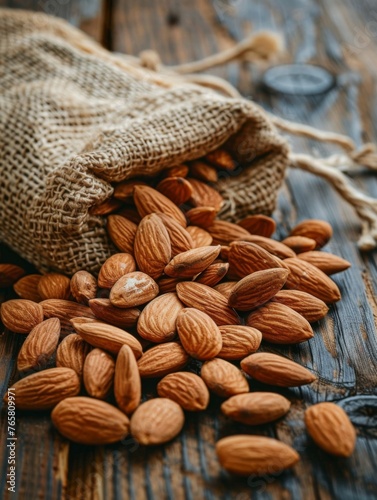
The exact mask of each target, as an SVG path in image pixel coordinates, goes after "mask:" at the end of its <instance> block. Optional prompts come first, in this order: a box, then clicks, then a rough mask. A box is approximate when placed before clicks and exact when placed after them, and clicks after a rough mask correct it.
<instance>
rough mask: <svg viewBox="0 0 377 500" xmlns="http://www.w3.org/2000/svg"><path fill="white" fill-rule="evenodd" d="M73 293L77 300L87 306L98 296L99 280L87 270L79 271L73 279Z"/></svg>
mask: <svg viewBox="0 0 377 500" xmlns="http://www.w3.org/2000/svg"><path fill="white" fill-rule="evenodd" d="M71 293H72V296H73V297H74V298H75V299H76V300H77V302H80V304H85V305H86V306H87V305H88V302H89V300H90V299H94V298H95V296H96V293H97V280H96V279H95V277H94V276H93V275H92V274H90V273H88V272H87V271H78V272H77V273H75V274H74V275H73V276H72V279H71Z"/></svg>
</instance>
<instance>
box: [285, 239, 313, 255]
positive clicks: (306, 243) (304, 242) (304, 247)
mask: <svg viewBox="0 0 377 500" xmlns="http://www.w3.org/2000/svg"><path fill="white" fill-rule="evenodd" d="M282 243H284V245H287V247H289V248H292V250H293V251H294V252H296V253H301V252H309V251H310V250H314V248H315V247H316V246H317V242H316V241H315V240H313V239H312V238H307V237H306V236H288V238H285V239H284V240H283V241H282Z"/></svg>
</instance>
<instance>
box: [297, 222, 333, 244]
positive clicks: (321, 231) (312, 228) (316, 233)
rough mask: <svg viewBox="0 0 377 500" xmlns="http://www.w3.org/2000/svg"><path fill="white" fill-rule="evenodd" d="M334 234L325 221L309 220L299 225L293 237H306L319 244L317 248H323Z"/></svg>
mask: <svg viewBox="0 0 377 500" xmlns="http://www.w3.org/2000/svg"><path fill="white" fill-rule="evenodd" d="M332 234H333V230H332V227H331V226H330V224H329V223H328V222H326V221H324V220H318V219H307V220H304V221H302V222H300V224H297V226H295V227H294V228H293V229H292V231H291V236H305V237H306V238H312V239H313V240H315V241H316V242H317V248H322V247H323V246H324V245H326V243H327V242H328V241H329V239H330V238H331V236H332Z"/></svg>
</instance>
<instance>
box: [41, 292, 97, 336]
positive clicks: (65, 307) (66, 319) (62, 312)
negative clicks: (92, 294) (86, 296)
mask: <svg viewBox="0 0 377 500" xmlns="http://www.w3.org/2000/svg"><path fill="white" fill-rule="evenodd" d="M40 305H41V306H42V307H43V314H44V317H45V318H59V319H60V325H61V334H62V335H68V334H70V333H72V332H73V327H72V324H71V322H70V320H71V319H72V318H76V317H81V318H83V317H85V318H92V319H95V316H94V314H93V313H92V311H91V310H90V308H89V307H87V306H84V305H82V304H77V303H76V302H71V301H70V300H62V299H48V300H44V301H43V302H41V303H40Z"/></svg>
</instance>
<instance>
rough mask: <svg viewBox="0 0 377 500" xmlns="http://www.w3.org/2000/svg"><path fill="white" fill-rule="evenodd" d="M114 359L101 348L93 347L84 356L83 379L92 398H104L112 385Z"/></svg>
mask: <svg viewBox="0 0 377 500" xmlns="http://www.w3.org/2000/svg"><path fill="white" fill-rule="evenodd" d="M114 371H115V361H114V359H113V358H112V356H110V354H109V353H107V352H105V351H103V350H102V349H98V348H97V349H93V350H92V351H90V353H89V354H88V355H87V357H86V358H85V363H84V370H83V381H84V386H85V389H86V391H87V393H88V394H89V395H90V396H92V397H93V398H97V399H105V398H106V396H107V395H108V394H109V392H110V389H111V387H112V385H113V379H114Z"/></svg>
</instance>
